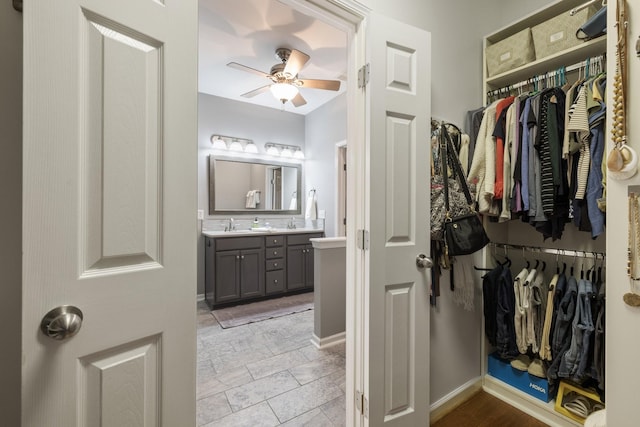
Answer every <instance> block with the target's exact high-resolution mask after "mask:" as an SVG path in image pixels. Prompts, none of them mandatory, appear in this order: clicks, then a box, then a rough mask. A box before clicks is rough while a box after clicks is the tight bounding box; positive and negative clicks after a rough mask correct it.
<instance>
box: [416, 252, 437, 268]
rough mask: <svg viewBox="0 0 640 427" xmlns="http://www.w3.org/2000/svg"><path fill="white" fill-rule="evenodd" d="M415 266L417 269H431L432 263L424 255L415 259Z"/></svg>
mask: <svg viewBox="0 0 640 427" xmlns="http://www.w3.org/2000/svg"><path fill="white" fill-rule="evenodd" d="M416 265H417V266H418V268H431V267H433V261H431V258H429V257H428V256H426V255H425V254H419V255H418V256H417V257H416Z"/></svg>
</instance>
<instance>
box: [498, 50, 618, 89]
mask: <svg viewBox="0 0 640 427" xmlns="http://www.w3.org/2000/svg"><path fill="white" fill-rule="evenodd" d="M605 61H606V56H605V55H598V56H595V57H593V58H588V59H585V60H584V61H580V62H576V63H575V64H572V65H567V66H566V67H564V70H563V72H564V73H569V72H572V71H576V70H579V69H580V68H583V67H587V66H589V65H592V64H594V63H598V62H599V63H601V64H602V67H603V70H604V62H605ZM561 69H562V67H560V68H558V69H555V70H553V71H548V72H546V73H544V74H540V75H537V76H532V77H530V78H529V79H527V80H522V81H520V82H518V83H514V84H511V85H507V86H503V87H501V88H498V89H493V90H490V91H489V92H488V93H487V95H488V96H489V97H493V96H494V95H499V94H500V93H501V92H503V91H505V90H507V91H509V90H512V89H519V88H521V87H523V86H527V85H530V84H532V83H534V82H536V81H542V80H544V79H545V78H553V77H555V76H557V75H558V73H559V70H561Z"/></svg>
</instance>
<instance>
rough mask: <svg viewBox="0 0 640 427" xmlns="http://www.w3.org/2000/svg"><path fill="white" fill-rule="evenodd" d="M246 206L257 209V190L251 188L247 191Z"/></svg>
mask: <svg viewBox="0 0 640 427" xmlns="http://www.w3.org/2000/svg"><path fill="white" fill-rule="evenodd" d="M244 207H245V208H250V209H255V207H256V191H255V190H249V191H248V192H247V197H246V202H245V205H244Z"/></svg>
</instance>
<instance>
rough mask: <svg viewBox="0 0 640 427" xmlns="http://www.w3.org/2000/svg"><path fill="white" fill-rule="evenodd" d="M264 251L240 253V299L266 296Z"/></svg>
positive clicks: (255, 250)
mask: <svg viewBox="0 0 640 427" xmlns="http://www.w3.org/2000/svg"><path fill="white" fill-rule="evenodd" d="M263 254H264V250H263V249H251V250H246V251H242V252H241V253H240V297H241V298H245V297H258V296H262V295H264V268H265V267H264V256H263Z"/></svg>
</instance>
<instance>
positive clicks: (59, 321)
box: [40, 305, 82, 341]
mask: <svg viewBox="0 0 640 427" xmlns="http://www.w3.org/2000/svg"><path fill="white" fill-rule="evenodd" d="M81 326H82V311H80V309H79V308H78V307H74V306H72V305H61V306H60V307H56V308H54V309H53V310H51V311H49V312H48V313H47V314H45V316H44V317H43V318H42V322H40V330H41V331H42V333H43V334H45V335H46V336H48V337H49V338H52V339H54V340H58V341H62V340H64V339H66V338H71V337H72V336H74V335H75V334H77V333H78V331H79V330H80V327H81Z"/></svg>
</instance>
